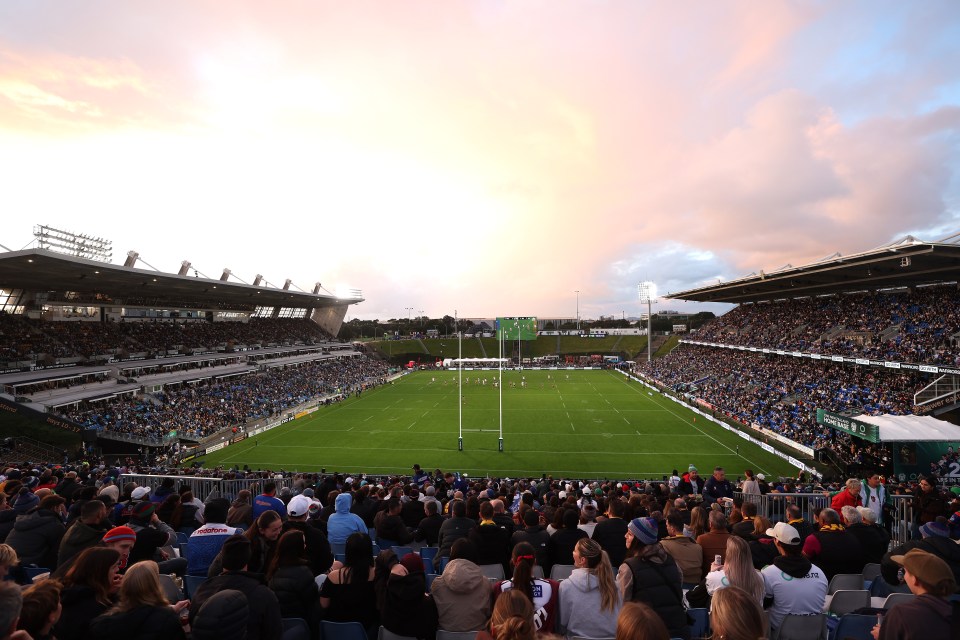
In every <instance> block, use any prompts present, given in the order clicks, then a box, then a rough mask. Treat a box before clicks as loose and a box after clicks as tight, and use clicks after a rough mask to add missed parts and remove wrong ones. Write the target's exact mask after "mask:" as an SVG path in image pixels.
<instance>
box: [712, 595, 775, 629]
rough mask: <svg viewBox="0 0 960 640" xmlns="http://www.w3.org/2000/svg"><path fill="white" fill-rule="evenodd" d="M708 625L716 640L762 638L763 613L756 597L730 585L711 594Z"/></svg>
mask: <svg viewBox="0 0 960 640" xmlns="http://www.w3.org/2000/svg"><path fill="white" fill-rule="evenodd" d="M710 627H711V628H712V629H713V636H712V637H713V638H717V639H718V640H720V639H722V640H763V638H765V637H766V632H765V629H764V624H763V614H762V613H761V612H760V606H759V605H758V604H757V602H756V599H755V598H754V597H753V596H751V595H750V594H749V593H747V592H746V591H744V590H743V589H740V588H739V587H734V586H730V587H727V588H726V589H720V590H719V591H717V592H716V593H715V594H713V601H712V602H711V607H710Z"/></svg>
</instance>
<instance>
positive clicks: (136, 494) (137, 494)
mask: <svg viewBox="0 0 960 640" xmlns="http://www.w3.org/2000/svg"><path fill="white" fill-rule="evenodd" d="M148 495H150V487H137V488H136V489H134V490H133V491H132V492H131V493H130V497H131V498H133V499H134V500H142V499H143V497H144V496H148Z"/></svg>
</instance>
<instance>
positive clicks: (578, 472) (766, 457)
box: [201, 369, 796, 479]
mask: <svg viewBox="0 0 960 640" xmlns="http://www.w3.org/2000/svg"><path fill="white" fill-rule="evenodd" d="M496 375H497V372H496V371H479V370H478V371H466V370H465V371H464V372H463V379H464V384H463V407H462V409H463V451H458V450H457V432H458V419H459V418H458V407H457V396H458V393H457V391H458V386H457V384H455V380H456V378H457V372H455V371H418V372H415V373H412V374H410V375H407V376H405V377H403V378H400V379H398V380H397V381H396V382H395V383H394V384H388V385H385V386H382V387H379V388H376V389H373V390H370V391H367V392H365V393H364V394H363V395H362V396H361V397H360V398H351V399H349V400H346V401H344V402H342V403H340V404H338V405H333V406H329V407H321V408H320V409H319V410H317V411H316V412H315V413H312V414H310V415H309V416H304V417H302V418H300V419H297V420H294V421H292V422H290V423H288V424H285V425H282V426H280V427H277V428H275V429H272V430H270V431H267V432H265V433H262V434H260V435H259V436H256V437H254V438H249V439H247V440H244V441H241V442H240V443H238V444H234V445H232V446H229V447H226V448H224V449H221V450H220V451H217V452H214V453H212V454H210V455H208V456H206V457H205V458H202V459H201V461H202V463H203V464H204V466H208V467H211V466H217V465H224V466H230V467H232V466H234V465H239V466H241V467H242V466H243V465H249V466H250V468H251V469H274V470H277V469H285V470H297V471H320V470H321V468H326V470H327V471H328V472H332V471H340V472H347V473H352V474H355V473H358V472H363V473H369V474H373V475H387V474H393V473H409V472H410V469H411V467H412V466H413V464H414V463H417V464H420V465H421V466H422V467H423V468H424V469H434V468H440V469H443V470H444V471H459V472H461V473H467V474H469V475H471V476H486V475H491V476H497V477H504V476H518V475H522V476H539V475H540V474H541V473H549V474H553V475H554V476H555V477H559V476H566V477H581V478H611V479H613V478H620V479H632V478H659V477H660V476H662V475H665V474H669V473H670V471H671V470H672V469H680V470H681V471H683V470H686V468H687V466H688V465H690V464H694V465H696V466H697V468H698V469H699V470H700V473H701V475H704V476H707V475H709V474H710V473H711V472H712V469H713V467H715V466H716V465H722V466H724V467H725V468H726V469H727V475H728V477H730V478H731V479H734V478H735V477H736V476H738V475H741V474H742V472H743V470H744V469H747V468H750V469H753V470H754V471H755V472H757V473H766V474H768V475H770V474H772V475H774V476H777V475H795V474H796V469H794V468H793V467H791V466H790V465H789V464H788V463H787V462H786V461H785V460H783V459H781V458H779V457H777V456H774V455H773V454H771V453H769V452H767V451H764V450H763V449H761V448H760V447H758V446H756V445H754V444H751V443H750V442H747V441H746V440H744V439H742V438H740V437H738V436H736V435H735V434H733V433H730V432H728V431H726V430H725V429H723V428H721V427H719V426H718V425H716V424H713V423H712V422H709V421H708V420H705V419H704V418H703V417H699V416H697V415H696V414H695V413H693V412H691V411H689V410H687V409H686V408H684V407H682V406H680V405H678V404H676V403H675V402H673V401H672V400H669V399H667V398H664V397H662V396H661V395H660V394H658V393H656V392H651V391H649V390H648V389H647V387H645V386H643V385H641V384H639V383H637V382H634V381H631V380H628V379H627V378H625V377H624V376H623V375H622V374H620V373H618V372H616V371H599V370H598V371H584V370H570V371H567V370H563V369H560V370H554V371H531V370H525V371H522V372H521V371H505V372H504V388H503V439H504V451H503V452H499V451H498V450H497V445H498V442H497V436H498V427H499V424H498V423H499V418H498V404H499V392H498V389H497V388H495V387H494V386H493V379H494V377H495V376H496ZM524 378H525V380H526V386H525V387H524V386H521V382H522V379H524ZM467 379H469V383H467V382H466V380H467ZM483 379H486V380H487V384H486V385H483V384H482V382H480V383H478V382H477V380H481V381H482V380H483ZM737 447H739V455H738V453H737Z"/></svg>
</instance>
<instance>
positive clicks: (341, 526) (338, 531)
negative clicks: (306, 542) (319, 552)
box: [327, 493, 370, 544]
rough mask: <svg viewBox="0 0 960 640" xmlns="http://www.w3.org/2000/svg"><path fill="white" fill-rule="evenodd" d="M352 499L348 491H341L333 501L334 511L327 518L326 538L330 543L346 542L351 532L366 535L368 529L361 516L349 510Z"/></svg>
mask: <svg viewBox="0 0 960 640" xmlns="http://www.w3.org/2000/svg"><path fill="white" fill-rule="evenodd" d="M352 504H353V499H352V498H351V497H350V494H349V493H341V494H340V495H338V496H337V497H336V500H335V502H334V512H333V513H331V514H330V517H329V518H328V519H327V539H328V540H329V541H330V544H346V542H347V538H349V537H350V534H352V533H362V534H365V535H368V534H369V532H370V530H369V529H368V528H367V525H366V523H364V521H363V518H361V517H360V516H358V515H357V514H355V513H351V512H350V507H351V505H352Z"/></svg>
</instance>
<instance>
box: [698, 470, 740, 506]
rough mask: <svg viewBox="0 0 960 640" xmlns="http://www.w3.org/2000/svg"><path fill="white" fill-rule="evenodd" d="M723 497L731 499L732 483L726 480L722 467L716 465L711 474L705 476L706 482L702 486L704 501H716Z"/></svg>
mask: <svg viewBox="0 0 960 640" xmlns="http://www.w3.org/2000/svg"><path fill="white" fill-rule="evenodd" d="M724 498H730V499H731V500H732V499H733V485H732V484H731V483H730V481H729V480H727V474H726V471H724V470H723V467H716V468H715V469H714V470H713V475H712V476H710V477H709V478H707V482H706V484H705V485H704V486H703V499H704V503H705V504H709V503H713V502H718V501H720V500H723V499H724Z"/></svg>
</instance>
